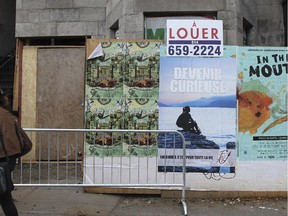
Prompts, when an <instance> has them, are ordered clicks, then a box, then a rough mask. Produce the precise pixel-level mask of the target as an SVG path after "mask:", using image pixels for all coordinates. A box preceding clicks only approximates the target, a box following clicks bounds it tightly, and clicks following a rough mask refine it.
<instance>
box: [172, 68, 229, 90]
mask: <svg viewBox="0 0 288 216" xmlns="http://www.w3.org/2000/svg"><path fill="white" fill-rule="evenodd" d="M170 91H171V92H173V93H175V92H183V93H184V92H186V93H189V92H193V93H195V92H198V93H215V94H224V93H225V92H226V89H225V83H224V82H223V81H222V71H221V69H220V68H187V67H183V68H182V67H175V68H174V79H173V80H171V83H170Z"/></svg>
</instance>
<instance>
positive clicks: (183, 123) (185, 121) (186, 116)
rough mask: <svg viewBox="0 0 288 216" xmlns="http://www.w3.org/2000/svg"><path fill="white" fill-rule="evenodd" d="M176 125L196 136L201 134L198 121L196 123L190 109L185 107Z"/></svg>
mask: <svg viewBox="0 0 288 216" xmlns="http://www.w3.org/2000/svg"><path fill="white" fill-rule="evenodd" d="M176 125H177V126H178V127H180V128H183V130H184V131H191V132H193V133H196V134H200V133H201V130H200V128H199V127H198V125H197V123H196V121H194V120H193V119H192V117H191V115H190V107H189V106H185V107H183V112H182V113H181V115H180V116H179V117H178V119H177V121H176Z"/></svg>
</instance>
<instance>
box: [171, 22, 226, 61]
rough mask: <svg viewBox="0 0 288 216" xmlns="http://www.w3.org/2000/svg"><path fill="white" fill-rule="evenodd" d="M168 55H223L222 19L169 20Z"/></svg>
mask: <svg viewBox="0 0 288 216" xmlns="http://www.w3.org/2000/svg"><path fill="white" fill-rule="evenodd" d="M167 55H168V56H207V57H213V56H214V57H220V56H223V22H222V20H167Z"/></svg>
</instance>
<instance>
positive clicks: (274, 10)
mask: <svg viewBox="0 0 288 216" xmlns="http://www.w3.org/2000/svg"><path fill="white" fill-rule="evenodd" d="M256 2H257V19H258V20H257V38H256V41H257V42H256V44H257V45H261V46H284V45H285V36H284V35H285V34H284V32H285V28H284V17H283V7H282V2H284V1H283V0H273V1H269V0H256ZM286 5H287V4H286ZM286 29H287V27H286Z"/></svg>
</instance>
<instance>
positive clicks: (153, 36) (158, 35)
mask: <svg viewBox="0 0 288 216" xmlns="http://www.w3.org/2000/svg"><path fill="white" fill-rule="evenodd" d="M146 36H147V37H146V39H154V40H164V28H159V29H156V31H155V34H154V32H153V29H146Z"/></svg>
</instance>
